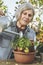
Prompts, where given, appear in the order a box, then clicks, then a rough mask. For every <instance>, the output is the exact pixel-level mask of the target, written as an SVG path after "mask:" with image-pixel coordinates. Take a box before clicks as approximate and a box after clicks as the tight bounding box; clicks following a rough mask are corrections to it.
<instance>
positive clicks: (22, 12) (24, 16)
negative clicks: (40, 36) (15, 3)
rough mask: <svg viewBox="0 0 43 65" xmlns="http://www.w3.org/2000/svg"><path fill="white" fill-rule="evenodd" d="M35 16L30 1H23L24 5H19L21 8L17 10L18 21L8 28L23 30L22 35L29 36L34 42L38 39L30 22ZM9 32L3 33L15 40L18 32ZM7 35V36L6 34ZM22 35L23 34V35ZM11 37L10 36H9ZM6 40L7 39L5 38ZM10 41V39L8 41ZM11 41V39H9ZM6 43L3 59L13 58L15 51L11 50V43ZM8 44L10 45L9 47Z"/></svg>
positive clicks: (17, 30)
mask: <svg viewBox="0 0 43 65" xmlns="http://www.w3.org/2000/svg"><path fill="white" fill-rule="evenodd" d="M33 16H34V8H33V6H32V5H31V4H30V3H23V4H22V5H20V6H19V8H18V9H17V11H16V12H15V17H16V19H17V21H14V22H12V23H11V24H10V26H9V27H8V30H10V31H13V32H16V33H20V32H22V35H23V36H25V37H27V38H28V39H30V40H31V41H32V42H33V41H35V40H36V34H35V32H34V30H32V29H31V28H30V27H29V26H28V24H29V23H30V22H31V21H32V19H33ZM16 33H15V35H13V34H9V33H5V32H3V35H4V36H5V34H6V35H7V37H8V36H10V38H11V39H12V40H13V39H15V37H16V35H17V34H16ZM5 37H6V36H5ZM21 37H22V36H21ZM8 39H9V37H8ZM5 42H6V40H5ZM7 42H8V41H7ZM9 43H10V41H9ZM9 43H6V45H5V44H4V46H5V48H4V47H3V50H2V48H1V50H2V52H1V55H0V57H1V56H3V57H1V58H2V59H7V57H8V58H13V53H12V52H10V51H11V47H10V44H9ZM7 44H8V47H7Z"/></svg>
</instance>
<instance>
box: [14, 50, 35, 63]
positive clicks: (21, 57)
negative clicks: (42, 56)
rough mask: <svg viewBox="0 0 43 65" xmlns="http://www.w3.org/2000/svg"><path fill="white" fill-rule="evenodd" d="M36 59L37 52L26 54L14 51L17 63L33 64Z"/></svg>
mask: <svg viewBox="0 0 43 65" xmlns="http://www.w3.org/2000/svg"><path fill="white" fill-rule="evenodd" d="M34 58H35V52H29V53H24V52H18V51H14V59H15V61H16V62H19V63H31V62H33V61H34Z"/></svg>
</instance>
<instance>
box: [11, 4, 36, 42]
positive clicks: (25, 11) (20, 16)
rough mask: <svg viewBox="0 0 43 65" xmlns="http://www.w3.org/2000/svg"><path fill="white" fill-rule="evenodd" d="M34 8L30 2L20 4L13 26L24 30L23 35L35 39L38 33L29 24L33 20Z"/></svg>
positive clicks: (18, 29)
mask: <svg viewBox="0 0 43 65" xmlns="http://www.w3.org/2000/svg"><path fill="white" fill-rule="evenodd" d="M34 13H35V12H34V8H33V6H32V4H30V3H23V4H22V5H20V6H19V8H18V9H17V11H16V12H15V16H16V19H17V21H16V22H14V23H13V25H12V27H14V31H16V32H18V33H19V32H20V31H22V33H23V36H26V37H27V38H29V39H30V40H33V41H35V40H36V35H35V32H34V30H32V29H31V28H30V27H29V26H28V24H29V23H30V22H31V21H32V19H33V17H34Z"/></svg>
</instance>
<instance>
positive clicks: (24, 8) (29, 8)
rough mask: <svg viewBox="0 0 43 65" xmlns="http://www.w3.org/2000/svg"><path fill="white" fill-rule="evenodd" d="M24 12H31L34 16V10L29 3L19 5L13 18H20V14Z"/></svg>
mask: <svg viewBox="0 0 43 65" xmlns="http://www.w3.org/2000/svg"><path fill="white" fill-rule="evenodd" d="M24 10H32V11H33V16H34V14H35V12H34V8H33V6H32V4H31V3H23V4H21V5H20V6H19V7H18V9H17V10H16V12H15V17H16V19H17V20H18V19H19V18H20V15H21V13H22V12H23V11H24Z"/></svg>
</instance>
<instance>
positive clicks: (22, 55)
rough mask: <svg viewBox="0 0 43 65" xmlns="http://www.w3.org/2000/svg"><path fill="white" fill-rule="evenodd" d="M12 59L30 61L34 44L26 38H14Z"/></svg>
mask: <svg viewBox="0 0 43 65" xmlns="http://www.w3.org/2000/svg"><path fill="white" fill-rule="evenodd" d="M13 48H14V50H13V53H14V59H15V61H16V62H19V63H31V62H33V60H34V58H35V51H34V45H33V44H32V43H31V41H30V40H29V39H28V38H26V37H22V38H16V39H15V41H13Z"/></svg>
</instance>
